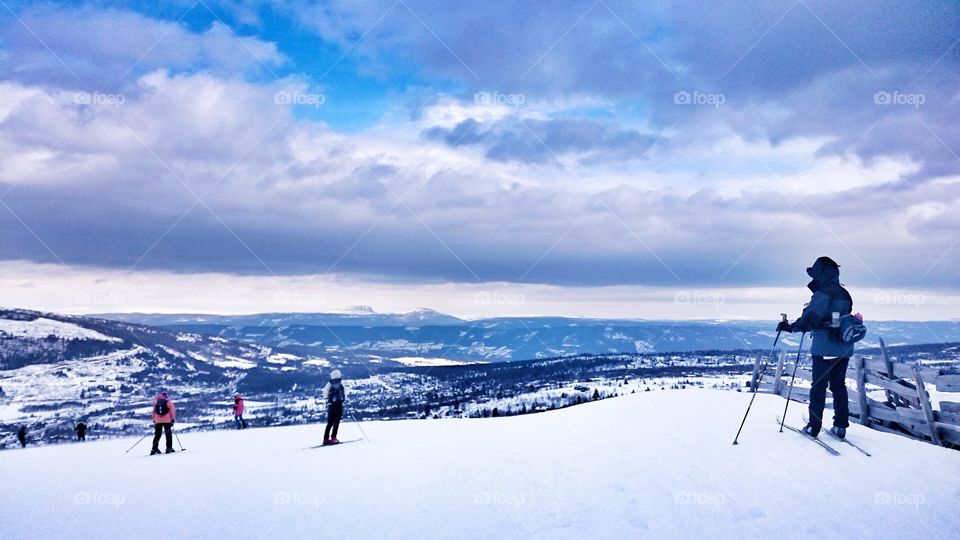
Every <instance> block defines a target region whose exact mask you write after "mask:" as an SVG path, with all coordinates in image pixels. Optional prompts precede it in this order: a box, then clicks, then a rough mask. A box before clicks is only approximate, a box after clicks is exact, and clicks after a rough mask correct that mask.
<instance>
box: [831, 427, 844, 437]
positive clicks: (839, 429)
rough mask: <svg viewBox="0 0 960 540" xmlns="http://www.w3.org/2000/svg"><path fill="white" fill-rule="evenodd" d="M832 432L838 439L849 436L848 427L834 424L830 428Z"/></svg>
mask: <svg viewBox="0 0 960 540" xmlns="http://www.w3.org/2000/svg"><path fill="white" fill-rule="evenodd" d="M830 434H831V435H833V436H834V437H836V438H838V439H845V438H846V437H847V428H842V427H840V426H833V427H832V428H830Z"/></svg>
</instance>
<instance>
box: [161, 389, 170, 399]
mask: <svg viewBox="0 0 960 540" xmlns="http://www.w3.org/2000/svg"><path fill="white" fill-rule="evenodd" d="M160 397H163V398H165V397H170V394H168V393H167V391H166V390H164V391H163V392H160Z"/></svg>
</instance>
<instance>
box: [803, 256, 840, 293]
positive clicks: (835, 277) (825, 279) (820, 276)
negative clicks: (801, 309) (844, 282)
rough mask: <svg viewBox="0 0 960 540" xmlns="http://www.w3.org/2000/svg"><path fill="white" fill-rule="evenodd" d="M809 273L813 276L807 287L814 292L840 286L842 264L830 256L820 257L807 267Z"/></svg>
mask: <svg viewBox="0 0 960 540" xmlns="http://www.w3.org/2000/svg"><path fill="white" fill-rule="evenodd" d="M807 275H808V276H810V277H811V278H812V280H811V281H810V283H808V284H807V288H808V289H810V290H811V291H812V292H817V291H822V290H825V289H834V288H839V287H840V265H839V264H837V263H836V262H834V260H833V259H831V258H830V257H820V258H819V259H817V260H816V262H814V263H813V266H811V267H810V268H807Z"/></svg>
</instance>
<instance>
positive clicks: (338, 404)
mask: <svg viewBox="0 0 960 540" xmlns="http://www.w3.org/2000/svg"><path fill="white" fill-rule="evenodd" d="M341 418H343V402H342V401H334V402H333V403H331V404H330V409H329V410H328V411H327V429H325V430H323V440H325V441H328V440H330V439H331V438H333V439H336V438H337V430H338V429H340V419H341Z"/></svg>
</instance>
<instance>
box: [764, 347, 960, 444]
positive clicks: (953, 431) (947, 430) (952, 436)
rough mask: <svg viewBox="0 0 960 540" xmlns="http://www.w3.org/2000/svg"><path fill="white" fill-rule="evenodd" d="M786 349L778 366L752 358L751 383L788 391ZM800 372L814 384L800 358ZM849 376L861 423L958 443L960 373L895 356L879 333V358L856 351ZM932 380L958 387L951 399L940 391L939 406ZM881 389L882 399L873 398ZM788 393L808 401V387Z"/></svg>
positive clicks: (941, 386) (852, 404) (853, 411)
mask: <svg viewBox="0 0 960 540" xmlns="http://www.w3.org/2000/svg"><path fill="white" fill-rule="evenodd" d="M786 354H787V353H786V351H780V354H779V356H778V359H777V363H776V365H775V366H774V365H766V366H764V365H762V364H761V363H760V358H757V359H756V360H754V365H753V375H752V378H751V381H750V387H751V388H756V389H757V391H758V392H764V393H772V394H778V395H781V396H783V397H787V395H788V392H789V384H790V383H789V377H787V376H788V375H790V374H792V373H793V371H794V365H793V363H789V362H787V360H786ZM796 373H797V379H800V380H804V381H807V382H809V383H811V385H812V384H813V382H814V380H813V372H812V371H811V370H810V369H809V368H808V367H805V366H803V364H802V363H801V365H799V366H797V367H796ZM847 379H853V380H854V381H855V382H856V385H855V388H853V387H849V385H848V390H847V399H848V401H849V409H850V415H851V417H856V419H857V420H859V423H860V424H861V425H864V426H868V427H870V428H872V429H877V430H880V431H885V432H890V433H896V434H898V435H904V436H907V437H911V438H914V439H919V440H923V441H928V442H931V443H932V444H936V445H938V446H947V447H951V448H955V449H960V375H957V374H949V373H945V372H944V370H942V369H936V368H930V367H924V366H920V365H918V364H916V365H913V364H907V363H903V362H896V361H894V360H893V359H892V358H891V357H890V356H889V355H888V354H887V348H886V346H885V345H884V343H883V339H881V340H880V358H879V359H876V358H864V357H863V356H860V355H857V356H854V357H853V358H852V359H851V361H850V364H849V366H848V368H847ZM928 385H929V386H933V387H934V388H935V389H936V390H937V392H958V393H957V394H956V396H948V397H950V398H951V401H948V400H945V399H943V398H942V397H941V399H939V400H937V401H938V404H939V408H936V407H934V406H933V404H932V400H931V399H930V394H929V391H928ZM828 391H829V389H828ZM881 395H882V399H875V398H880V397H881ZM954 397H955V399H953V398H954ZM790 399H792V400H794V401H797V402H800V403H809V402H810V389H809V388H808V387H798V386H796V385H794V388H793V391H792V393H790ZM828 405H829V404H828Z"/></svg>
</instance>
